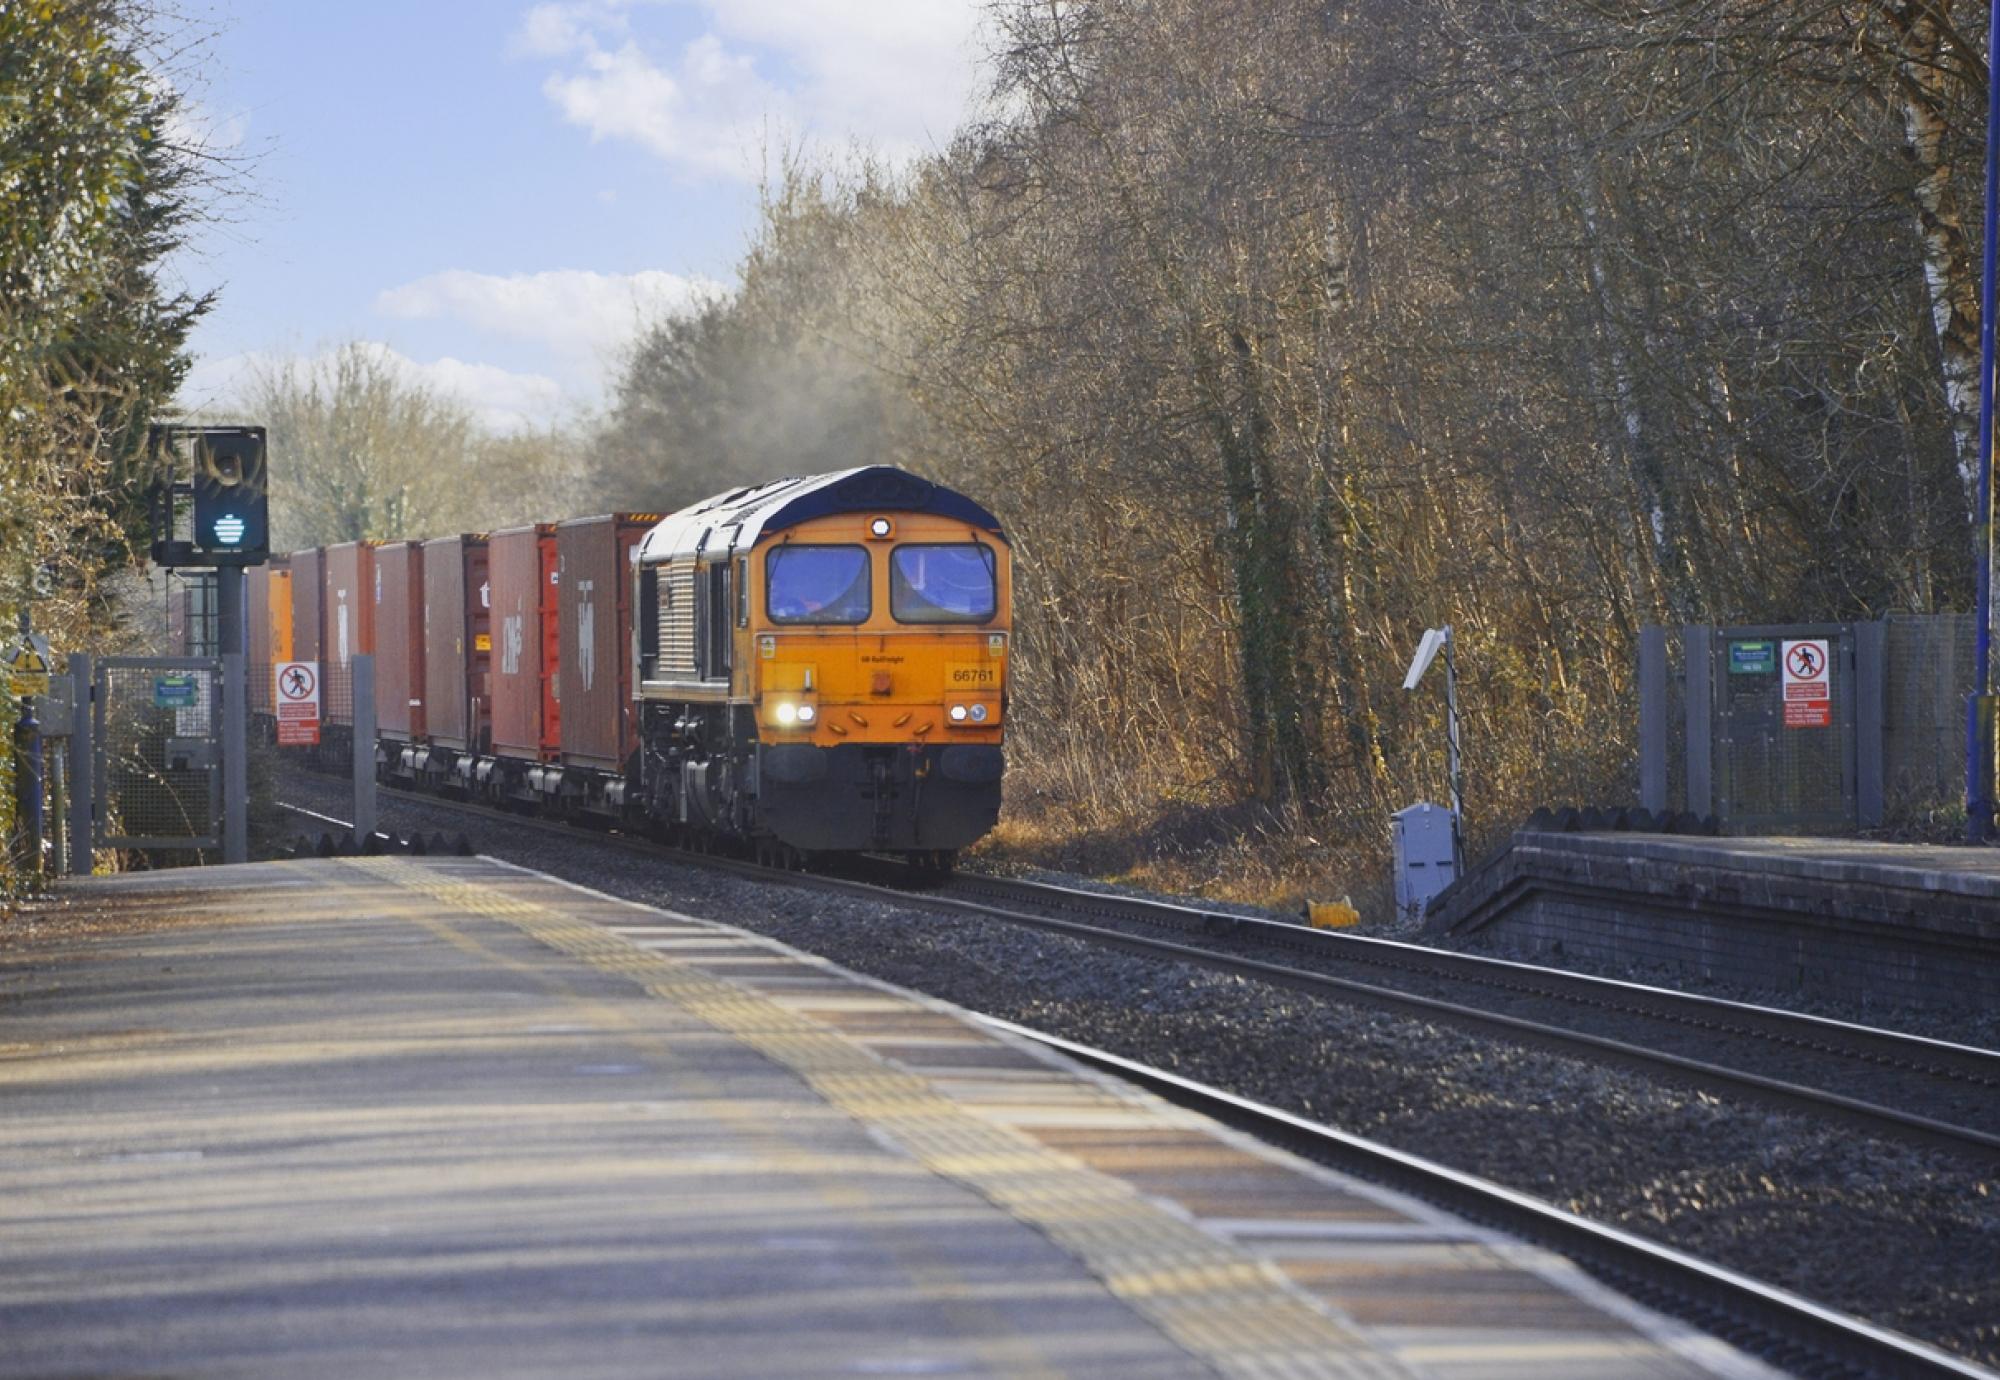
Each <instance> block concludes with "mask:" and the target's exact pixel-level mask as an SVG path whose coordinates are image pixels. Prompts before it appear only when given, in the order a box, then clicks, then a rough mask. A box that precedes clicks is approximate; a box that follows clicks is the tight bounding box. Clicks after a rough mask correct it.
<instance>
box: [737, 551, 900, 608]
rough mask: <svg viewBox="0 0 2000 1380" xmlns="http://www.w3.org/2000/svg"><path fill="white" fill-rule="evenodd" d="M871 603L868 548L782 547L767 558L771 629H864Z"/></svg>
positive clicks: (766, 599) (767, 605)
mask: <svg viewBox="0 0 2000 1380" xmlns="http://www.w3.org/2000/svg"><path fill="white" fill-rule="evenodd" d="M873 602H874V601H873V599H872V597H871V594H870V591H869V588H868V549H867V548H866V547H863V546H780V547H777V548H775V549H773V550H772V552H771V554H770V555H769V556H768V557H766V558H765V562H764V604H765V608H766V611H767V612H769V614H770V615H771V621H772V622H773V623H865V622H867V621H868V614H869V612H870V610H871V609H872V607H873Z"/></svg>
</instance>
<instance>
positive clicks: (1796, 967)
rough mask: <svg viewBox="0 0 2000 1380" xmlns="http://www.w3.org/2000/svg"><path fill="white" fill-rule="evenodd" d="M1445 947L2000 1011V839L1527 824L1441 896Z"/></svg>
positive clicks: (1440, 933) (1439, 932) (1434, 924)
mask: <svg viewBox="0 0 2000 1380" xmlns="http://www.w3.org/2000/svg"><path fill="white" fill-rule="evenodd" d="M1425 927H1426V929H1427V930H1428V931H1429V932H1430V933H1431V934H1432V936H1433V937H1435V938H1436V939H1438V940H1439V941H1441V942H1444V943H1450V944H1470V945H1476V946H1478V947H1482V948H1486V949H1489V950H1492V951H1494V952H1497V953H1502V954H1506V955H1509V956H1513V957H1520V958H1541V957H1545V956H1549V955H1553V954H1560V955H1565V956H1567V957H1570V958H1579V959H1584V960H1588V961H1593V962H1602V963H1609V964H1630V963H1639V964H1646V965H1649V966H1655V967H1661V968H1671V969H1674V970H1677V971H1678V972H1680V973H1681V974H1682V975H1683V976H1686V977H1689V978H1698V979H1702V980H1711V981H1724V982H1732V983H1738V984H1742V985H1745V986H1755V987H1768V988H1774V989H1778V990H1791V991H1799V992H1803V993H1806V994H1808V995H1811V996H1816V997H1831V998H1839V999H1842V1000H1847V1001H1854V1002H1859V1003H1863V1004H1867V1003H1881V1004H1882V1005H1885V1006H1904V1005H1907V1006H1918V1007H1923V1006H1930V1007H1944V1008H1957V1009H1961V1010H1965V1011H1971V1012H1982V1011H1991V1010H1993V1009H1995V1008H1996V1007H2000V849H1996V848H1962V847H1945V846H1938V845H1931V844H1905V843H1884V842H1876V841H1872V840H1863V839H1835V838H1690V837H1687V836H1685V835H1675V834H1649V833H1622V832H1617V833H1613V832H1598V833H1559V832H1554V831H1547V830H1531V829H1523V830H1521V831H1519V832H1517V833H1516V834H1515V835H1514V836H1513V838H1512V839H1511V840H1510V841H1509V843H1508V844H1507V846H1506V847H1505V848H1503V849H1501V850H1500V851H1499V852H1497V853H1496V854H1494V855H1493V856H1492V857H1490V858H1488V859H1487V860H1486V861H1485V862H1483V863H1481V864H1480V865H1479V866H1478V867H1476V868H1473V869H1472V870H1470V871H1469V872H1467V874H1466V875H1465V877H1464V879H1463V880H1462V881H1460V882H1459V883H1457V884H1456V885H1454V886H1452V887H1451V888H1449V889H1448V890H1446V891H1445V892H1444V893H1442V894H1441V895H1440V896H1439V897H1438V898H1437V899H1436V900H1435V901H1434V902H1433V903H1432V907H1431V910H1430V912H1429V914H1428V915H1427V916H1426V917H1425Z"/></svg>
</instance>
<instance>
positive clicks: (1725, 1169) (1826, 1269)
mask: <svg viewBox="0 0 2000 1380" xmlns="http://www.w3.org/2000/svg"><path fill="white" fill-rule="evenodd" d="M281 795H282V797H283V798H284V799H287V800H290V801H293V802H295V803H298V804H301V805H305V806H308V807H310V808H313V809H317V810H322V811H324V812H326V813H328V814H334V815H339V816H343V817H344V816H345V814H346V811H345V809H344V808H343V806H344V803H345V800H344V796H345V793H344V791H343V790H342V789H341V788H340V787H339V786H338V785H337V784H335V783H332V782H329V781H325V780H319V779H314V778H301V779H298V780H294V781H290V782H287V783H286V785H285V788H284V790H283V791H282V792H281ZM381 822H382V827H384V828H387V829H394V830H400V831H403V832H409V831H411V830H418V829H420V830H422V831H423V832H425V833H426V834H428V833H430V832H432V831H443V832H445V833H446V834H447V835H456V834H458V833H461V832H462V833H464V834H466V835H467V836H468V837H469V838H470V839H471V841H472V844H473V846H474V847H475V848H476V849H478V850H479V851H482V852H488V853H492V854H494V855H495V856H499V857H505V858H507V859H509V860H511V861H514V862H517V863H520V864H521V865H523V866H527V867H534V868H539V869H543V870H545V871H548V872H550V873H552V874H554V875H557V876H560V877H564V878H566V879H569V880H572V881H576V882H579V883H582V884H585V885H589V886H594V887H597V888H600V889H602V890H605V891H608V892H611V893H613V894H615V895H620V896H625V897H628V898H630V899H633V900H639V901H645V902H648V903H652V904H656V905H662V906H667V907H671V908H675V909H680V910H685V911H688V912H689V913H691V914H695V915H700V916H704V917H707V918H710V919H715V920H719V921H724V922H726V923H730V924H735V925H739V926H742V927H743V928H746V929H750V930H754V931H756V932H759V933H762V934H767V935H770V936H772V937H773V938H776V939H779V940H782V941H784V942H786V943H789V944H793V945H796V946H797V947H799V948H801V949H805V950H808V951H810V952H813V953H818V954H822V955H824V956H826V957H828V958H830V959H832V960H834V961H836V962H838V963H842V964H844V965H846V966H848V967H851V968H854V969H856V970H857V971H860V972H864V973H868V974H870V975H871V976H875V977H879V978H882V979H884V980H886V981H889V982H894V983H898V984H901V985H903V986H907V987H911V988H914V989H917V990H919V991H923V992H926V993H930V994H932V995H934V996H938V997H941V998H944V999H945V1000H947V1001H952V1002H956V1003H958V1004H960V1005H963V1006H966V1007H968V1008H970V1009H973V1010H976V1011H981V1012H985V1013H987V1014H990V1015H994V1016H998V1017H1002V1018H1004V1019H1007V1020H1012V1021H1017V1022H1019V1023H1021V1024H1023V1025H1027V1026H1031V1027H1034V1028H1036V1029H1040V1030H1045V1031H1048V1032H1050V1033H1052V1034H1056V1035H1061V1036H1064V1037H1067V1038H1070V1039H1074V1040H1078V1041H1081V1042H1084V1043H1088V1044H1093V1045H1097V1046H1099V1047H1102V1048H1104V1049H1107V1050H1110V1051H1112V1052H1114V1053H1117V1054H1122V1055H1124V1056H1126V1057H1128V1058H1132V1059H1135V1060H1138V1061H1141V1062H1144V1063H1148V1064H1153V1065H1156V1066H1158V1067H1160V1068H1164V1069H1170V1070H1173V1071H1175V1072H1178V1073H1182V1074H1185V1075H1187V1076H1188V1077H1191V1078H1195V1079H1198V1080H1200V1081H1203V1082H1207V1083H1213V1084H1216V1085H1217V1086H1220V1087H1223V1088H1226V1089H1229V1090H1231V1091H1234V1092H1238V1093H1241V1094H1243V1095H1245V1096H1248V1097H1251V1098H1254V1099H1257V1100H1259V1101H1264V1102H1268V1103H1271V1104H1273V1105H1275V1106H1279V1107H1282V1108H1286V1109H1288V1110H1291V1111H1295V1112H1298V1113H1300V1114H1303V1115H1306V1116H1309V1117H1311V1118H1313V1119H1315V1120H1319V1121H1324V1122H1327V1123H1329V1124H1331V1125H1334V1126H1337V1127H1339V1128H1341V1129H1343V1130H1347V1131H1350V1132H1353V1133H1356V1134H1359V1135H1363V1136H1367V1137H1369V1138H1371V1139H1374V1140H1378V1141H1381V1142H1383V1143H1385V1144H1389V1145H1393V1146H1396V1147H1398V1148H1401V1149H1404V1150H1408V1151H1411V1152H1413V1153H1416V1154H1419V1155H1423V1156H1426V1157H1429V1158H1431V1159H1435V1160H1439V1161H1441V1162H1443V1163H1446V1164H1449V1165H1451V1166H1453V1167H1455V1168H1458V1169H1462V1170H1465V1171H1467V1172H1470V1173H1474V1174H1478V1175H1480V1176H1482V1177H1485V1178H1488V1179H1492V1180H1494V1181H1496V1182H1499V1183H1502V1184H1506V1185H1508V1186H1511V1187H1514V1188H1517V1189H1520V1190H1522V1191H1525V1192H1528V1193H1532V1194H1535V1195H1536V1196H1539V1197H1542V1198H1546V1199H1548V1200H1550V1201H1552V1202H1554V1203H1557V1204H1558V1205H1560V1206H1564V1207H1567V1208H1570V1209H1572V1210H1574V1211H1577V1212H1579V1213H1582V1214H1585V1215H1587V1216H1590V1217H1592V1218H1595V1219H1597V1220H1599V1221H1603V1222H1608V1223H1611V1224H1613V1225H1616V1226H1620V1227H1624V1228H1626V1229H1628V1230H1632V1231H1634V1232H1637V1233H1640V1234H1642V1235H1645V1236H1648V1237H1650V1238H1652V1239H1655V1240H1659V1241H1663V1242H1666V1243H1668V1244H1670V1245H1673V1246H1676V1247H1679V1248H1681V1249H1683V1250H1687V1251H1689V1252H1691V1253H1693V1254H1696V1255H1699V1256H1701V1257H1703V1258H1705V1259H1708V1260H1712V1261H1715V1262H1717V1263H1719V1264H1722V1265H1726V1266H1728V1267H1730V1268H1732V1269H1736V1270H1739V1271H1742V1272H1743V1273H1745V1274H1749V1275H1752V1276H1755V1277H1757V1278H1759V1279H1763V1280H1767V1281H1769V1282H1771V1283H1774V1284H1778V1285H1781V1286H1783V1287H1785V1288H1788V1289H1792V1290H1795V1291H1796V1292H1799V1293H1801V1294H1804V1295H1806V1296H1808V1297H1810V1298H1814V1299H1816V1300H1819V1301H1820V1302H1822V1303H1825V1304H1827V1305H1829V1306H1831V1307H1834V1308H1837V1309H1839V1310H1841V1311H1843V1312H1847V1313H1852V1314H1855V1315H1857V1316H1860V1317H1864V1318H1867V1319H1869V1320H1871V1321H1874V1322H1876V1323H1879V1324H1881V1325H1883V1326H1887V1327H1891V1328H1894V1329H1896V1330H1897V1331H1900V1332H1905V1333H1907V1334H1909V1335H1911V1336H1914V1337H1918V1338H1921V1339H1923V1340H1925V1341H1929V1342H1932V1343H1933V1344H1936V1345H1939V1346H1942V1347H1945V1348H1947V1349H1949V1350H1952V1351H1955V1352H1958V1353H1960V1354H1962V1355H1966V1356H1969V1357H1972V1358H1974V1359H1976V1360H1979V1361H1981V1362H1982V1363H1984V1364H1987V1365H2000V1176H1996V1175H1995V1174H1994V1173H1993V1172H1992V1171H1991V1170H1990V1169H1987V1170H1982V1169H1981V1168H1980V1167H1978V1166H1976V1165H1973V1164H1971V1163H1970V1162H1968V1161H1966V1160H1964V1159H1962V1158H1959V1157H1956V1156H1954V1155H1951V1154H1949V1153H1946V1152H1942V1151H1928V1150H1923V1149H1916V1148H1912V1147H1909V1146H1907V1145H1903V1144H1900V1143H1896V1142H1891V1141H1887V1140H1881V1139H1876V1138H1871V1137H1869V1136H1867V1135H1864V1134H1860V1133H1857V1132H1856V1131H1854V1130H1853V1129H1851V1128H1849V1127H1845V1126H1840V1125H1831V1124H1824V1123H1819V1122H1816V1121H1814V1120H1812V1119H1811V1118H1808V1117H1805V1116H1802V1115H1797V1114H1791V1113H1781V1112H1774V1111H1772V1110H1770V1109H1768V1108H1766V1107H1764V1106H1761V1105H1757V1104H1752V1103H1746V1102H1736V1101H1733V1100H1721V1099H1717V1098H1715V1097H1712V1096H1709V1095H1707V1094H1703V1093H1699V1092H1695V1091H1691V1090H1687V1089H1683V1088H1678V1087H1674V1086H1671V1085H1669V1084H1665V1083H1662V1082H1656V1081H1654V1080H1652V1079H1649V1078H1646V1077H1644V1076H1641V1075H1638V1074H1635V1073H1628V1072H1624V1071H1620V1070H1612V1069H1606V1068H1601V1067H1597V1066H1595V1065H1593V1064H1591V1063H1589V1062H1588V1061H1586V1060H1582V1059H1578V1058H1573V1057H1567V1056H1562V1055H1557V1054H1551V1053H1546V1052H1542V1051H1539V1050H1528V1049H1522V1048H1519V1047H1517V1046H1514V1045H1511V1044H1509V1043H1507V1042H1505V1041H1501V1040H1496V1039H1493V1038H1489V1037H1485V1036H1478V1035H1472V1034H1467V1033H1463V1032H1459V1031H1456V1030H1451V1029H1445V1028H1441V1027H1439V1026H1437V1025H1434V1024H1431V1023H1429V1022H1426V1021H1421V1020H1415V1019H1411V1018H1407V1017H1400V1016H1392V1015H1385V1014H1380V1013H1374V1012H1368V1011H1361V1010H1356V1009H1352V1008H1347V1007H1344V1006H1342V1005H1340V1004H1339V1003H1337V1002H1333V1001H1328V1000H1323V999H1319V998H1314V997H1307V996H1302V995H1300V994H1299V993H1296V992H1292V991H1287V990H1282V989H1278V988H1273V987H1270V986H1267V985H1265V984H1262V983H1256V982H1249V981H1245V980H1243V979H1239V978H1234V977H1227V976H1220V975H1217V974H1214V973H1211V972H1208V971H1205V970H1203V969H1200V968H1198V967H1194V966H1192V965H1187V964H1179V963H1163V962H1160V961H1157V960H1152V959H1145V958H1139V957H1135V956H1130V955H1125V954H1120V953H1116V952H1111V951H1106V950H1101V949H1097V948H1093V947H1091V946H1089V945H1086V944H1084V943H1082V942H1080V941H1076V940H1071V939H1067V938H1063V937H1060V936H1052V935H1046V934H1041V933H1037V932H1033V931H1028V930H1023V929H1020V928H1018V927H1015V926H1010V925H1007V924H1005V923H1004V922H1000V921H989V920H981V919H978V918H976V917H966V916H943V915H938V914H935V913H928V912H925V911H923V910H921V909H912V908H908V907H901V906H895V905H890V904H884V903H879V902H875V901H871V900H864V899H860V898H854V897H848V896H840V895H832V894H826V893H816V892H812V891H808V890H804V889H800V888H794V887H787V886H782V885H771V884H766V883H760V882H753V881H748V880H745V879H742V878H738V877H734V876H731V875H729V874H726V873H722V872H716V871H705V870H702V869H699V868H691V867H687V866H684V865H681V864H679V863H677V862H674V861H672V860H670V859H668V858H665V857H662V858H661V859H660V860H658V861H654V860H652V859H649V858H644V857H639V856H635V855H634V854H632V853H630V852H627V851H625V850H623V849H620V848H615V847H609V846H606V845H603V844H601V843H598V842H596V841H594V840H593V839H592V838H591V836H590V835H589V833H588V832H586V831H582V830H578V831H576V832H575V835H574V837H573V838H570V837H558V836H556V835H552V834H549V833H546V832H542V831H539V830H535V829H527V828H519V827H515V826H512V825H510V824H508V823H507V822H505V821H501V820H495V819H491V818H485V817H480V816H474V815H469V814H466V813H464V812H461V811H457V810H453V809H450V808H448V807H445V806H441V805H437V804H433V803H430V802H425V801H421V800H416V799H412V798H410V797H407V796H403V795H400V794H397V793H392V792H384V793H383V796H382V821H381Z"/></svg>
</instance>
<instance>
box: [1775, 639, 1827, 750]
mask: <svg viewBox="0 0 2000 1380" xmlns="http://www.w3.org/2000/svg"><path fill="white" fill-rule="evenodd" d="M1830 660H1831V658H1830V657H1829V656H1828V651H1827V642H1826V639H1825V638H1823V637H1818V638H1807V639H1805V640H1802V641H1799V642H1787V643H1785V644H1784V647H1783V652H1782V655H1781V656H1780V657H1779V661H1780V666H1779V670H1780V671H1781V672H1782V673H1783V685H1784V693H1785V727H1786V728H1826V727H1828V726H1829V725H1831V724H1832V723H1833V679H1832V675H1831V669H1830Z"/></svg>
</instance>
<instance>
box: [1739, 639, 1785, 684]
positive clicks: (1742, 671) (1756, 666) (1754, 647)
mask: <svg viewBox="0 0 2000 1380" xmlns="http://www.w3.org/2000/svg"><path fill="white" fill-rule="evenodd" d="M1777 669H1778V644H1777V643H1775V642H1732V643H1730V644H1729V674H1730V675H1732V676H1768V675H1771V674H1772V673H1773V672H1775V671H1776V670H1777Z"/></svg>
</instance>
